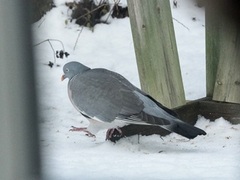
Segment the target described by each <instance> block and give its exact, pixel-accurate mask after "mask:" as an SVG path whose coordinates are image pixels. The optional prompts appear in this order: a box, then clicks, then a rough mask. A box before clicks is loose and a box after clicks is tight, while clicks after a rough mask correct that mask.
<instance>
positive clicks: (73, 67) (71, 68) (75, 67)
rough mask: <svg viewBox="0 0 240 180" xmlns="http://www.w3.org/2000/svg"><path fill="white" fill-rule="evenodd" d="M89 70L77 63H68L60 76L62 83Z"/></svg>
mask: <svg viewBox="0 0 240 180" xmlns="http://www.w3.org/2000/svg"><path fill="white" fill-rule="evenodd" d="M89 69H90V68H89V67H87V66H84V65H83V64H81V63H79V62H75V61H72V62H69V63H67V64H65V65H64V66H63V72H64V74H63V75H62V78H61V79H62V81H63V80H64V79H66V78H68V79H72V78H73V77H74V76H75V75H77V74H82V73H83V72H85V71H87V70H89Z"/></svg>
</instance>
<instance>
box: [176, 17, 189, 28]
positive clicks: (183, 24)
mask: <svg viewBox="0 0 240 180" xmlns="http://www.w3.org/2000/svg"><path fill="white" fill-rule="evenodd" d="M173 20H175V21H176V22H178V23H179V24H181V25H182V26H183V27H185V28H186V29H187V30H189V31H190V29H189V28H188V27H187V26H185V25H184V24H183V23H181V22H180V21H179V20H177V19H175V18H174V17H173Z"/></svg>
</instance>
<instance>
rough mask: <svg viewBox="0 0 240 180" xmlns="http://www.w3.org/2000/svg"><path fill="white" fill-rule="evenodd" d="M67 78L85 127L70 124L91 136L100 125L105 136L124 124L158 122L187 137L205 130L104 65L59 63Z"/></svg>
mask: <svg viewBox="0 0 240 180" xmlns="http://www.w3.org/2000/svg"><path fill="white" fill-rule="evenodd" d="M63 72H64V75H63V76H62V80H64V79H65V78H68V79H69V82H68V95H69V98H70V100H71V102H72V104H73V106H74V107H75V108H76V109H77V110H78V111H79V112H80V113H81V114H82V115H83V116H84V117H86V118H87V119H88V120H89V122H90V124H89V126H88V127H84V128H77V127H73V128H72V129H71V131H83V132H86V133H87V135H88V136H94V137H95V134H96V133H97V132H98V131H99V130H101V129H109V130H108V131H107V135H106V139H107V140H108V139H110V138H111V136H112V134H113V132H114V131H115V130H117V131H118V132H119V133H121V130H120V129H119V127H122V126H124V125H127V124H142V125H150V126H160V127H162V128H164V129H166V130H168V131H170V132H175V133H177V134H179V135H181V136H184V137H186V138H188V139H193V138H195V137H196V136H198V135H206V132H205V131H203V130H201V129H199V128H197V127H194V126H192V125H190V124H187V123H185V122H183V121H181V120H180V119H179V118H177V117H176V116H174V114H175V113H174V112H173V111H172V110H170V109H168V108H167V107H165V106H163V105H162V104H161V103H159V102H157V101H156V100H155V99H154V98H153V97H151V96H150V95H149V94H147V93H145V92H143V91H142V90H140V89H139V88H137V87H135V86H134V85H133V84H131V83H130V82H129V81H128V80H127V79H125V78H124V77H123V76H121V75H120V74H118V73H115V72H112V71H109V70H107V69H102V68H96V69H91V68H89V67H87V66H85V65H83V64H81V63H79V62H69V63H67V64H65V65H64V67H63Z"/></svg>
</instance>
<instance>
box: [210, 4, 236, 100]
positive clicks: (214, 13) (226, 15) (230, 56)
mask: <svg viewBox="0 0 240 180" xmlns="http://www.w3.org/2000/svg"><path fill="white" fill-rule="evenodd" d="M239 8H240V3H239V2H238V1H234V0H230V1H229V0H210V1H207V7H206V37H207V39H206V48H207V51H206V53H207V56H206V58H207V59H206V60H207V61H206V62H207V63H206V64H207V95H208V96H210V97H212V99H213V100H216V101H221V102H232V103H240V22H239V18H240V13H239Z"/></svg>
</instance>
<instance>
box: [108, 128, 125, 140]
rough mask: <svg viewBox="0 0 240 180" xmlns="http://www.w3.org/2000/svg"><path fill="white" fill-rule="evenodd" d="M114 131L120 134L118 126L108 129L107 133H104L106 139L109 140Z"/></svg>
mask: <svg viewBox="0 0 240 180" xmlns="http://www.w3.org/2000/svg"><path fill="white" fill-rule="evenodd" d="M114 131H117V132H118V134H119V135H118V136H121V135H122V130H121V129H119V128H112V129H108V130H107V133H106V140H111V139H112V138H113V134H114Z"/></svg>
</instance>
